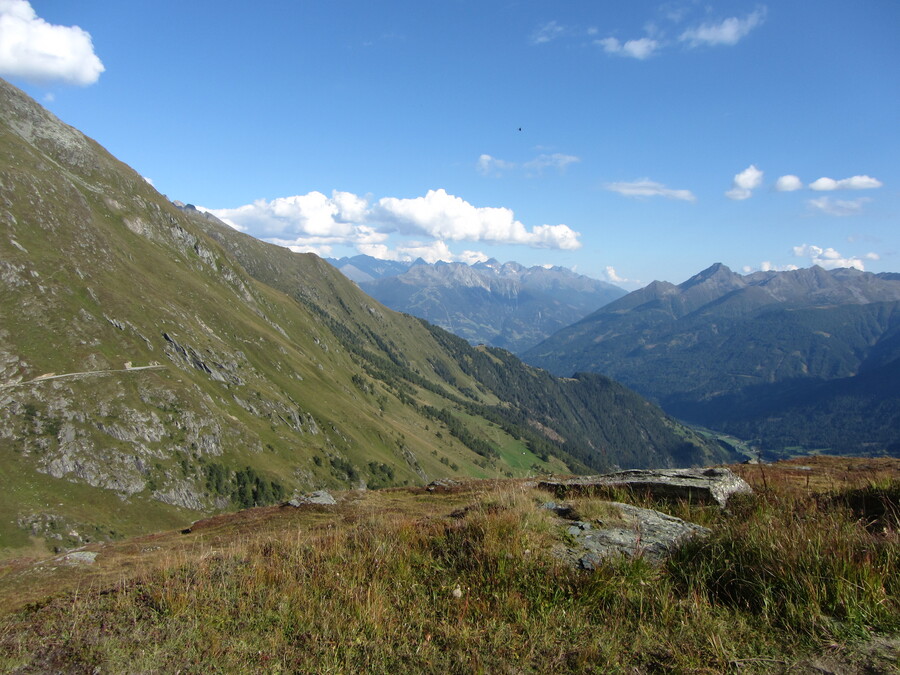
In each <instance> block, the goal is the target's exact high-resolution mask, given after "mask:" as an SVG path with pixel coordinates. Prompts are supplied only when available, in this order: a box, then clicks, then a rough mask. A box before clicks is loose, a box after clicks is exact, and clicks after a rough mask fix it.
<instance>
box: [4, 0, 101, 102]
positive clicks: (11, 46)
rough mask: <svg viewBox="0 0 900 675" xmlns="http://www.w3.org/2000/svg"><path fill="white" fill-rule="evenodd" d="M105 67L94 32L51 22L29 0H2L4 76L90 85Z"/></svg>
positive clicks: (34, 80) (41, 81)
mask: <svg viewBox="0 0 900 675" xmlns="http://www.w3.org/2000/svg"><path fill="white" fill-rule="evenodd" d="M104 70H105V68H104V66H103V63H101V61H100V59H99V58H98V57H97V55H96V54H95V53H94V45H93V43H92V41H91V35H90V33H88V32H87V31H85V30H82V29H81V28H79V27H78V26H56V25H53V24H50V23H47V22H46V21H44V20H43V19H41V18H40V17H39V16H38V15H37V14H36V13H35V11H34V9H32V7H31V4H30V3H29V2H27V0H0V75H4V76H6V77H20V78H22V79H24V80H27V81H29V82H34V83H38V84H44V83H47V82H63V83H66V84H75V85H79V86H86V85H89V84H93V83H94V82H96V81H97V79H98V78H99V77H100V73H102V72H103V71H104Z"/></svg>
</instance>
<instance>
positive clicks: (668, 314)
mask: <svg viewBox="0 0 900 675" xmlns="http://www.w3.org/2000/svg"><path fill="white" fill-rule="evenodd" d="M523 358H524V359H525V360H526V361H527V362H529V363H532V364H534V365H538V366H541V367H544V368H547V369H549V370H550V371H551V372H554V373H556V374H558V375H562V376H567V375H571V374H572V373H574V372H597V373H603V374H606V375H608V376H610V377H613V378H615V379H617V380H619V381H621V382H623V383H625V384H626V385H628V386H630V387H632V388H634V389H635V390H637V391H638V392H640V393H643V394H644V395H646V396H648V397H650V398H651V399H653V400H656V401H657V402H659V403H660V405H661V406H662V407H663V409H665V410H666V411H667V412H669V413H670V414H672V415H675V416H676V417H679V418H681V419H684V420H687V421H690V422H695V423H699V424H703V425H707V426H709V427H712V428H715V429H718V430H721V431H726V432H729V433H734V434H735V435H738V436H740V437H743V438H751V439H755V440H757V441H758V442H759V443H761V444H762V446H763V447H765V448H768V449H770V450H779V449H784V448H791V447H795V448H804V449H828V450H831V451H841V452H857V453H869V452H876V453H877V452H884V451H889V452H892V453H897V452H900V361H898V359H900V275H897V274H887V273H885V274H872V273H868V272H861V271H859V270H855V269H836V270H831V271H826V270H824V269H822V268H820V267H812V268H809V269H801V270H795V271H787V272H756V273H754V274H750V275H746V276H742V275H740V274H736V273H734V272H732V271H731V270H730V269H728V268H727V267H726V266H724V265H721V264H716V265H713V266H712V267H710V268H709V269H706V270H704V271H703V272H701V273H699V274H697V275H695V276H693V277H691V278H690V279H688V280H687V281H685V282H684V283H682V284H679V285H677V286H676V285H674V284H671V283H668V282H664V281H655V282H653V283H651V284H650V285H649V286H647V287H645V288H642V289H640V290H638V291H635V292H633V293H629V294H628V295H626V296H625V297H623V298H620V299H619V300H617V301H615V302H613V303H611V304H609V305H607V306H605V307H603V308H602V309H600V310H599V311H597V312H594V313H593V314H591V315H590V316H588V317H586V318H584V319H582V320H581V321H579V322H577V323H576V324H574V325H572V326H569V327H567V328H565V329H563V330H561V331H559V332H558V333H556V334H555V335H553V336H551V337H550V338H548V339H547V340H546V341H544V342H542V343H541V344H539V345H537V346H535V347H533V348H532V349H530V350H528V351H526V352H525V353H524V354H523Z"/></svg>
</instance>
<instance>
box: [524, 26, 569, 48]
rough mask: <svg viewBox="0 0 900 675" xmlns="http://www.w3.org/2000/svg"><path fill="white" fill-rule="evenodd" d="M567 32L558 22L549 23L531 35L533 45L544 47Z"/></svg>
mask: <svg viewBox="0 0 900 675" xmlns="http://www.w3.org/2000/svg"><path fill="white" fill-rule="evenodd" d="M565 32H566V30H565V28H563V27H562V26H560V25H559V24H558V23H557V22H556V21H548V22H547V23H545V24H543V25H542V26H539V27H538V28H537V29H535V31H534V32H533V33H532V34H531V44H533V45H542V44H546V43H548V42H551V41H553V40H555V39H556V38H558V37H560V36H561V35H562V34H563V33H565Z"/></svg>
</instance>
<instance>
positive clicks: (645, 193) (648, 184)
mask: <svg viewBox="0 0 900 675" xmlns="http://www.w3.org/2000/svg"><path fill="white" fill-rule="evenodd" d="M604 188H606V189H607V190H609V191H611V192H618V193H619V194H620V195H622V196H624V197H666V198H668V199H680V200H682V201H686V202H695V201H697V198H696V197H695V196H694V193H693V192H691V191H690V190H673V189H672V188H668V187H666V186H665V185H663V184H662V183H657V182H656V181H652V180H650V179H649V178H642V179H640V180H635V181H631V182H626V181H620V182H617V183H607V184H606V185H604Z"/></svg>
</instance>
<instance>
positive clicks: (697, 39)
mask: <svg viewBox="0 0 900 675" xmlns="http://www.w3.org/2000/svg"><path fill="white" fill-rule="evenodd" d="M765 18H766V10H765V8H764V7H761V8H759V9H757V10H756V11H754V12H751V13H750V14H748V15H747V16H745V17H744V18H743V19H740V18H738V17H735V16H733V17H730V18H728V19H725V20H723V21H721V22H719V23H704V24H701V25H700V26H697V27H696V28H690V29H688V30H686V31H684V32H683V33H682V34H681V36H680V37H679V38H678V39H679V40H681V41H682V42H686V43H687V44H688V46H690V47H699V46H717V45H729V46H730V45H736V44H737V43H738V42H740V40H741V38H743V37H745V36H746V35H747V34H748V33H749V32H750V31H751V30H753V29H754V28H756V27H757V26H759V25H761V24H762V23H763V21H764V20H765Z"/></svg>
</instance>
